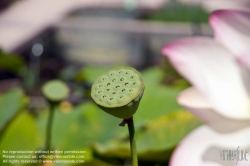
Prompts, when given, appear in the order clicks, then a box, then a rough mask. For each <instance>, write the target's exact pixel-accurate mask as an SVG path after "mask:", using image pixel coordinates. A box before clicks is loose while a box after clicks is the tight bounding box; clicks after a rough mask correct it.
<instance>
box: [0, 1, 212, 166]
mask: <svg viewBox="0 0 250 166" xmlns="http://www.w3.org/2000/svg"><path fill="white" fill-rule="evenodd" d="M208 15H209V14H208V13H207V12H205V11H204V10H203V9H202V8H201V7H200V6H199V5H189V4H182V3H179V2H175V1H171V2H170V3H167V4H166V5H165V6H163V7H162V8H161V9H159V10H157V11H144V10H131V9H130V10H127V9H126V8H125V9H119V10H118V9H115V10H114V9H98V8H97V9H95V8H94V9H86V10H84V11H82V10H80V11H75V12H73V13H71V14H70V15H69V17H68V18H66V19H65V20H63V21H62V22H61V23H59V24H58V25H56V26H55V27H53V28H50V29H47V30H46V31H45V32H44V33H42V34H40V35H39V36H38V37H37V38H35V39H33V40H32V42H31V43H29V44H28V45H26V47H25V49H23V50H22V51H20V52H16V53H6V52H4V51H1V52H0V93H1V94H0V150H39V149H40V150H41V149H43V148H44V143H45V130H46V123H47V119H48V109H49V108H48V104H47V102H46V100H45V99H44V98H43V96H42V95H41V86H42V85H43V84H44V83H45V82H47V81H49V80H51V79H55V78H57V79H61V80H63V81H64V82H65V83H66V84H67V85H68V86H69V87H70V90H71V93H70V96H69V98H68V99H67V100H66V101H63V102H62V103H61V104H60V105H59V107H57V108H56V111H55V119H54V122H53V127H52V149H54V150H85V151H86V156H85V161H86V163H84V164H83V165H86V166H87V165H89V166H111V165H129V163H130V161H129V160H130V149H129V137H128V132H127V127H120V126H118V125H119V123H120V122H121V119H117V118H115V117H113V116H110V115H108V114H106V113H104V112H103V111H101V110H100V109H99V108H98V107H97V106H96V105H95V103H94V102H93V101H92V99H91V98H90V88H91V85H92V83H93V82H94V80H95V79H96V78H97V77H98V76H99V75H100V74H102V73H104V72H105V71H108V70H109V69H111V68H113V67H117V66H132V67H135V68H137V69H138V70H139V71H140V72H141V73H142V76H143V80H144V82H145V87H146V89H145V92H144V96H143V98H142V101H141V104H140V106H139V109H138V111H137V113H136V114H135V116H134V119H135V128H136V139H137V149H138V156H139V165H143V166H161V165H167V164H168V162H169V159H170V156H171V154H172V152H173V150H174V148H175V147H176V146H177V145H178V143H179V142H180V141H181V140H182V138H184V137H185V136H186V135H187V134H188V133H189V132H190V131H191V130H193V129H194V128H196V127H197V126H199V125H201V122H200V121H199V120H198V119H196V118H195V117H194V116H193V115H192V114H190V113H189V112H188V111H186V110H184V109H183V108H182V107H181V106H179V105H178V104H177V102H176V97H177V96H178V94H179V93H180V92H181V91H182V90H184V89H186V88H187V87H189V86H190V85H189V83H188V82H187V81H186V80H185V79H183V78H182V77H181V76H180V75H179V74H178V73H177V72H176V71H175V70H174V69H173V67H172V66H171V64H170V63H169V62H168V60H167V59H165V58H163V57H161V53H160V49H161V47H162V46H163V45H164V44H166V43H168V42H170V41H172V40H174V39H177V38H179V37H182V36H191V35H197V34H199V35H208V34H209V33H206V32H205V33H204V34H203V31H202V29H201V24H202V23H205V22H207V20H208ZM107 18H108V19H107ZM81 20H82V22H81ZM100 20H105V22H103V23H104V24H105V25H106V24H109V23H110V20H111V23H114V24H115V23H116V24H117V22H116V21H117V20H118V23H120V22H119V20H121V21H123V20H125V21H128V20H132V21H135V22H134V23H138V24H136V25H138V26H140V25H141V24H142V23H143V25H144V23H147V24H146V25H151V23H152V26H153V25H154V23H157V24H158V23H159V22H161V23H164V27H165V25H166V27H168V26H169V25H170V24H171V26H170V27H172V28H175V27H177V29H178V28H183V27H182V25H184V24H181V25H180V24H177V25H175V26H172V23H175V22H178V23H187V24H185V25H184V27H186V29H187V30H184V31H183V30H182V29H180V30H179V31H178V30H177V31H178V32H177V33H176V32H174V33H172V31H171V29H170V32H166V33H165V32H164V33H163V32H160V31H159V32H156V33H155V30H154V29H153V30H150V28H149V29H148V30H145V31H143V32H141V31H138V29H140V28H138V27H137V26H135V27H132V31H129V32H128V31H127V30H126V28H125V30H120V29H109V28H107V29H102V28H103V27H102V26H100V27H98V26H97V25H102V22H100ZM98 21H99V22H98ZM84 22H86V24H84ZM96 22H97V23H96ZM74 23H78V24H74ZM92 24H93V27H94V28H93V27H91V25H92ZM190 24H191V26H189V25H190ZM86 25H88V26H87V27H86ZM193 26H195V27H196V28H193ZM142 27H144V26H142ZM209 35H211V34H209ZM1 156H2V151H0V157H1ZM6 165H8V164H6ZM9 165H12V164H9ZM14 165H21V164H14ZM69 165H70V164H69Z"/></svg>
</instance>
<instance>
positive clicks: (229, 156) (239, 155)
mask: <svg viewBox="0 0 250 166" xmlns="http://www.w3.org/2000/svg"><path fill="white" fill-rule="evenodd" d="M219 153H220V159H221V161H233V160H235V161H236V163H235V164H236V165H237V164H238V162H239V161H248V159H247V153H248V150H241V149H240V146H238V148H237V149H236V150H219Z"/></svg>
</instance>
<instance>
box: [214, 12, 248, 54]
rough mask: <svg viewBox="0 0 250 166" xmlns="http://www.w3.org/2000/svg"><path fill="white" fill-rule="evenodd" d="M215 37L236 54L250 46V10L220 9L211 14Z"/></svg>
mask: <svg viewBox="0 0 250 166" xmlns="http://www.w3.org/2000/svg"><path fill="white" fill-rule="evenodd" d="M210 25H211V26H212V28H213V30H214V33H215V39H216V40H218V41H219V42H221V43H223V44H224V45H225V46H226V47H227V48H228V49H229V50H230V51H232V52H233V53H234V55H235V56H238V55H241V54H242V53H244V52H245V51H246V50H248V49H249V46H250V30H249V29H250V12H247V11H235V10H221V11H220V10H219V11H215V12H214V13H212V15H211V16H210Z"/></svg>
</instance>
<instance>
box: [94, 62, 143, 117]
mask: <svg viewBox="0 0 250 166" xmlns="http://www.w3.org/2000/svg"><path fill="white" fill-rule="evenodd" d="M144 88H145V86H144V83H143V80H142V77H141V74H140V73H139V72H138V71H137V70H135V69H134V68H131V67H119V68H115V69H112V70H110V71H108V72H107V73H105V74H103V75H101V76H100V77H98V78H97V79H96V81H95V82H94V84H93V85H92V88H91V97H92V98H93V100H94V101H95V102H96V104H97V105H98V106H99V107H100V108H101V109H102V110H104V111H105V112H107V113H109V114H111V115H113V116H116V117H118V118H123V119H125V118H129V117H131V116H132V115H133V114H134V113H135V112H136V110H137V108H138V106H139V103H140V100H141V98H142V95H143V92H144Z"/></svg>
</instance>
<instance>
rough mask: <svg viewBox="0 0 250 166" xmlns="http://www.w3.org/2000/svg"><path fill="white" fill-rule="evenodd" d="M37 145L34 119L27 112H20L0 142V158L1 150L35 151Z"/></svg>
mask: <svg viewBox="0 0 250 166" xmlns="http://www.w3.org/2000/svg"><path fill="white" fill-rule="evenodd" d="M38 143H39V140H38V130H37V126H36V123H35V121H34V118H33V117H32V116H31V115H30V114H29V113H28V112H27V111H25V112H22V113H21V114H20V116H18V117H17V119H15V120H14V121H13V122H12V123H11V124H10V126H9V127H8V129H7V131H6V133H5V135H4V137H3V138H2V140H1V142H0V157H1V156H2V150H35V149H36V148H37V146H38Z"/></svg>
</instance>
